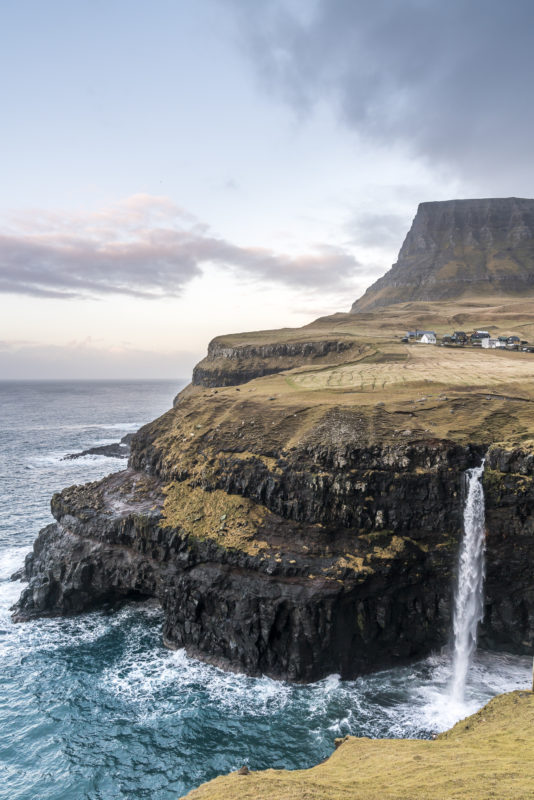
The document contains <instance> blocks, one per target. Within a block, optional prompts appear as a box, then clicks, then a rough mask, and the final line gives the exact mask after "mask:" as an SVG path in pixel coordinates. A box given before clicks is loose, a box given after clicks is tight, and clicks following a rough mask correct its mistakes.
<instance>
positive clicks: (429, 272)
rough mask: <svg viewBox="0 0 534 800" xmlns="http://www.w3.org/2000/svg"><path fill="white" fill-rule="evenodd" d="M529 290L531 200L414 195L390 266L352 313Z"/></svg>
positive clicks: (533, 268) (533, 259)
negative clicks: (412, 211)
mask: <svg viewBox="0 0 534 800" xmlns="http://www.w3.org/2000/svg"><path fill="white" fill-rule="evenodd" d="M525 293H527V294H528V295H534V200H533V199H528V198H519V197H507V198H479V199H466V200H440V201H432V202H425V203H420V204H419V206H418V209H417V213H416V215H415V218H414V220H413V223H412V226H411V228H410V230H409V231H408V234H407V235H406V238H405V240H404V242H403V245H402V247H401V249H400V251H399V256H398V259H397V261H396V263H395V264H393V266H392V267H391V269H390V270H389V271H388V272H386V274H385V275H383V276H382V277H381V278H379V279H378V280H377V281H375V283H373V284H372V285H371V286H370V287H369V288H368V289H367V291H366V292H365V293H364V294H363V295H362V297H360V298H358V300H356V301H355V303H354V304H353V305H352V308H351V312H352V313H360V312H363V311H372V310H374V309H376V308H379V307H383V306H389V305H394V304H397V303H404V302H411V301H427V302H432V301H439V300H451V299H458V298H461V297H468V296H471V297H475V296H476V297H479V298H483V299H487V298H490V297H492V296H500V297H502V296H509V297H517V296H520V295H523V294H525Z"/></svg>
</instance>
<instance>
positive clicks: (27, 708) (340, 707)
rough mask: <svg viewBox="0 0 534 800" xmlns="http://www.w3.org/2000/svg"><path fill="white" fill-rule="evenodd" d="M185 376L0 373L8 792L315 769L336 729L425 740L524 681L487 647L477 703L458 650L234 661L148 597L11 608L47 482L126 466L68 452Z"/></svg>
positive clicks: (0, 701)
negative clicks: (258, 664)
mask: <svg viewBox="0 0 534 800" xmlns="http://www.w3.org/2000/svg"><path fill="white" fill-rule="evenodd" d="M179 388H180V384H179V383H177V382H165V381H147V382H73V383H66V382H53V383H44V382H38V383H32V382H25V383H14V382H8V383H7V382H6V383H0V798H1V800H4V799H5V800H8V798H9V800H78V799H79V800H82V799H83V800H97V799H98V800H118V798H123V799H124V800H138V799H140V798H147V799H148V798H150V800H171V798H172V799H173V800H175V798H177V797H179V796H180V795H181V794H183V793H185V792H186V791H188V790H189V789H191V788H192V787H194V786H196V785H198V784H199V783H201V782H202V781H205V780H207V779H209V778H212V777H214V776H215V775H218V774H220V773H221V772H228V771H230V770H233V769H236V768H239V767H240V766H242V765H243V764H248V765H249V766H250V767H251V768H253V769H259V768H263V767H287V768H297V767H307V766H311V765H312V764H315V763H317V762H318V761H320V760H322V759H323V758H325V757H326V756H327V755H329V754H330V753H331V752H332V749H333V740H334V738H335V737H336V736H343V735H345V734H347V733H353V734H356V735H364V736H419V737H428V736H429V735H430V734H431V733H432V732H434V731H437V730H442V729H445V728H447V727H449V725H450V724H452V723H453V722H455V721H456V720H457V719H459V718H461V717H463V716H465V715H466V714H468V713H471V712H472V711H474V710H475V709H476V708H477V707H479V706H481V705H482V704H483V703H484V702H485V701H486V700H487V699H489V698H490V697H491V696H492V695H494V694H496V693H498V692H501V691H507V690H511V689H515V688H523V687H527V686H529V683H530V660H529V659H522V658H517V657H512V656H506V655H502V654H500V655H498V654H492V653H481V654H479V655H478V657H477V659H476V662H475V664H474V666H473V668H472V670H471V673H470V677H469V682H468V689H467V702H466V703H465V705H462V706H454V705H453V704H452V703H451V702H450V701H449V699H448V685H449V681H450V659H449V656H448V655H447V654H446V653H444V654H436V655H434V656H433V657H431V658H429V659H426V660H425V661H423V662H420V663H418V664H415V665H413V666H411V667H406V668H403V669H396V670H389V671H384V672H380V673H375V674H374V675H371V676H366V677H364V678H360V679H359V680H357V681H350V682H347V681H340V680H339V679H338V678H337V676H330V677H328V678H326V679H325V680H323V681H320V682H318V683H316V684H313V685H310V686H291V685H289V684H285V683H282V682H275V681H272V680H270V679H268V678H247V677H245V676H242V675H235V674H230V673H224V672H222V671H220V670H218V669H216V668H214V667H210V666H207V665H204V664H202V663H200V662H198V661H195V660H192V659H188V658H187V657H186V656H185V654H184V653H183V652H182V651H178V652H170V651H168V650H166V649H165V648H164V647H163V646H162V644H161V636H160V629H161V619H162V617H161V612H160V610H159V608H158V607H157V606H156V605H155V604H153V603H143V604H131V605H125V606H123V607H122V608H120V609H118V610H115V611H114V612H113V613H110V612H104V611H102V612H94V613H91V614H87V615H83V616H80V617H76V618H70V619H52V620H38V621H35V622H31V623H26V624H23V625H13V624H12V623H11V621H10V618H9V607H10V605H12V603H13V602H15V600H16V599H17V597H18V595H19V593H20V590H21V584H20V583H18V582H11V581H10V580H9V578H10V575H11V574H12V573H13V572H14V571H15V570H16V569H18V568H19V567H20V566H21V564H22V563H23V560H24V556H25V554H26V553H27V552H28V550H29V549H30V548H31V545H32V542H33V540H34V538H35V536H36V534H37V532H38V530H39V529H40V528H41V527H42V526H43V525H46V524H48V523H49V522H50V521H51V516H50V512H49V501H50V497H51V495H52V493H53V492H55V491H57V490H59V489H61V488H63V487H64V486H67V485H69V484H72V483H79V482H85V481H88V480H95V479H97V478H99V477H102V476H104V475H106V474H108V473H109V472H112V471H115V470H118V469H122V468H123V467H124V461H122V460H119V459H109V458H105V457H102V456H87V457H84V458H82V459H79V460H75V461H63V460H62V457H63V456H64V455H65V454H66V453H71V452H76V451H80V450H83V449H86V448H87V447H91V446H94V445H95V444H103V443H108V442H112V441H117V440H118V439H119V438H120V437H121V436H123V435H124V434H125V433H128V432H130V431H134V430H136V429H137V428H138V427H139V426H140V425H142V424H143V423H144V422H147V421H149V420H150V419H152V418H154V417H155V416H157V415H158V414H160V413H162V412H163V411H165V410H166V409H167V408H169V407H170V405H171V403H172V398H173V396H174V394H175V393H176V392H177V391H178V389H179Z"/></svg>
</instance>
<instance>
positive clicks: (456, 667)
mask: <svg viewBox="0 0 534 800" xmlns="http://www.w3.org/2000/svg"><path fill="white" fill-rule="evenodd" d="M483 472H484V462H482V464H481V465H480V467H473V468H472V469H468V470H467V472H466V478H467V497H466V500H465V507H464V535H463V538H462V543H461V546H460V556H459V562H458V584H457V587H456V595H455V598H454V623H453V626H454V627H453V630H454V653H453V662H452V682H451V699H452V700H453V701H454V702H456V703H463V701H464V694H465V684H466V680H467V673H468V670H469V665H470V664H471V661H472V659H473V655H474V653H475V650H476V646H477V631H478V625H479V623H480V622H481V620H482V617H483V613H484V603H483V600H484V597H483V592H484V543H485V519H484V490H483V488H482V474H483Z"/></svg>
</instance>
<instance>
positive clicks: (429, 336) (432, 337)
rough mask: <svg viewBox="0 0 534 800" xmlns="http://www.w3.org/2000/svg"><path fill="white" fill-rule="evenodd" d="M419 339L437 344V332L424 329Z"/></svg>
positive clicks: (424, 342) (425, 342) (422, 342)
mask: <svg viewBox="0 0 534 800" xmlns="http://www.w3.org/2000/svg"><path fill="white" fill-rule="evenodd" d="M419 341H420V342H421V344H436V334H435V333H434V331H423V335H422V336H421V338H420V339H419Z"/></svg>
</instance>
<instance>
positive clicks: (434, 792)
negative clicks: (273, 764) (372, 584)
mask: <svg viewBox="0 0 534 800" xmlns="http://www.w3.org/2000/svg"><path fill="white" fill-rule="evenodd" d="M532 752H534V694H533V693H532V692H528V691H524V692H511V693H510V694H505V695H500V696H499V697H496V698H494V699H493V700H491V702H490V703H488V704H487V705H486V706H485V707H484V708H482V709H481V710H480V711H479V712H478V713H476V714H474V715H473V716H471V717H468V718H467V719H465V720H462V722H459V723H458V724H457V725H455V726H454V728H452V729H451V730H450V731H447V732H446V733H442V734H440V735H439V736H438V737H437V738H436V740H435V741H420V740H419V741H418V740H409V739H404V740H403V739H396V740H395V739H374V740H372V739H356V738H354V737H352V736H347V737H345V738H344V739H341V740H337V741H336V750H335V752H334V753H333V755H332V756H331V757H330V758H329V759H328V760H327V761H325V762H324V763H323V764H320V765H319V766H316V767H313V768H312V769H307V770H295V771H292V772H289V771H286V770H274V769H270V770H266V771H265V772H250V773H248V774H239V773H238V772H234V773H232V774H231V775H227V776H224V777H219V778H216V779H215V780H213V781H211V782H210V783H207V784H205V785H204V786H201V787H200V788H198V789H195V790H194V791H192V792H190V793H189V794H188V795H187V798H188V800H223V799H224V800H237V798H238V799H239V800H257V798H260V797H261V798H262V800H270V799H271V798H273V800H279V798H282V797H284V798H285V797H288V798H289V797H290V798H292V800H414V798H417V800H456V799H457V800H463V799H464V798H469V800H487V798H489V797H498V798H515V800H529V798H532V797H534V789H533V787H534V760H533V759H532Z"/></svg>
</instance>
